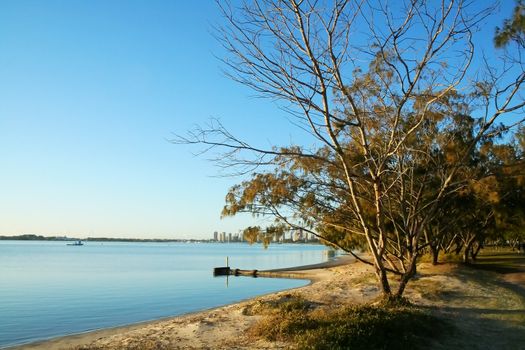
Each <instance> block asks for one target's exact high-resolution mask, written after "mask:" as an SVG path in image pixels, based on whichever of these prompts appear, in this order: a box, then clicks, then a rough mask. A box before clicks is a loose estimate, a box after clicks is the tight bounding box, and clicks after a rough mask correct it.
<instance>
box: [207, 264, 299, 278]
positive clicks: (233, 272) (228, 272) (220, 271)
mask: <svg viewBox="0 0 525 350" xmlns="http://www.w3.org/2000/svg"><path fill="white" fill-rule="evenodd" d="M213 276H214V277H218V276H226V277H228V276H245V277H254V278H257V277H271V278H298V279H308V276H307V275H305V274H304V273H301V272H295V271H286V270H281V271H272V270H269V271H259V270H241V269H231V268H229V267H228V266H223V267H216V268H214V269H213Z"/></svg>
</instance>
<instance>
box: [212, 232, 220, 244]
mask: <svg viewBox="0 0 525 350" xmlns="http://www.w3.org/2000/svg"><path fill="white" fill-rule="evenodd" d="M213 240H214V241H215V242H217V241H218V240H219V232H217V231H215V232H213Z"/></svg>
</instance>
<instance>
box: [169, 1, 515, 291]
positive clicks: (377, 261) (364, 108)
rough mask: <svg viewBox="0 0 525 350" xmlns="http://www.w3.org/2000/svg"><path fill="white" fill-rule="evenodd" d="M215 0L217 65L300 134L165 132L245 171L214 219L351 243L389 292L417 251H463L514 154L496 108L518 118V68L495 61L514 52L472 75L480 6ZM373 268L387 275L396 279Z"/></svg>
mask: <svg viewBox="0 0 525 350" xmlns="http://www.w3.org/2000/svg"><path fill="white" fill-rule="evenodd" d="M218 4H219V7H220V8H221V10H222V12H223V14H224V18H225V20H226V22H227V24H226V25H225V26H224V27H222V28H219V29H218V37H219V40H220V41H221V43H222V44H223V46H224V48H225V49H226V51H227V53H228V54H227V55H226V57H225V58H224V59H223V62H224V64H225V65H226V66H227V67H228V74H229V76H230V77H231V78H232V79H234V80H236V81H238V82H240V83H242V84H244V85H246V86H248V87H250V88H252V89H254V90H255V91H257V92H258V93H259V94H261V95H262V96H265V97H269V98H272V99H278V100H280V101H282V102H284V103H286V106H287V107H286V108H287V110H288V111H289V112H290V113H292V115H293V116H294V117H295V121H294V123H295V124H294V125H296V126H298V127H299V128H301V129H303V130H307V131H308V132H309V135H310V137H311V140H312V143H313V145H314V146H310V147H306V146H304V145H287V146H281V147H277V146H275V147H274V148H272V149H268V150H266V149H261V148H257V147H255V146H252V145H250V144H249V143H248V142H246V141H243V140H240V139H239V138H237V137H235V136H234V135H232V134H231V133H230V132H228V130H227V129H226V128H224V127H223V126H222V125H221V124H220V123H215V124H212V125H210V127H209V128H197V129H196V130H194V131H192V132H190V134H189V135H188V136H186V137H180V138H179V139H178V140H176V142H182V143H191V144H201V145H205V146H207V147H208V149H209V148H215V147H221V148H222V149H224V150H225V153H224V154H223V155H222V156H221V157H220V159H219V161H220V162H221V164H222V165H223V166H227V167H236V168H237V169H240V170H239V172H240V173H241V174H251V175H250V176H249V178H248V179H247V180H245V181H243V182H242V183H240V184H238V185H236V186H234V187H232V188H231V190H230V191H229V193H228V194H227V196H226V205H225V207H224V210H223V216H231V215H236V214H238V213H242V212H248V213H251V214H253V215H257V216H266V217H272V218H274V220H275V221H274V225H270V226H268V227H266V228H260V227H251V228H249V229H248V230H247V231H246V236H247V237H249V238H250V239H252V240H255V239H257V237H262V238H263V240H264V241H265V242H269V241H270V240H271V239H270V237H272V236H276V235H280V234H282V232H283V230H284V227H292V228H301V229H303V230H307V231H309V232H311V233H312V234H315V235H317V236H318V237H320V238H321V239H322V240H324V241H325V242H327V243H329V244H332V245H335V246H337V247H340V248H342V249H344V250H346V251H349V252H352V253H353V250H354V249H356V248H364V249H366V251H367V252H368V253H369V258H364V257H361V256H360V257H358V258H359V259H361V260H362V261H365V262H367V263H369V264H372V265H374V267H375V271H376V275H377V278H378V283H379V285H380V287H381V290H382V292H383V295H384V296H385V298H387V299H389V298H399V297H401V296H402V294H403V292H404V289H405V287H406V284H407V283H408V281H409V280H410V279H411V278H412V277H413V276H414V274H415V272H416V263H417V260H418V258H419V257H420V256H421V255H422V254H423V253H424V252H425V251H427V250H428V249H429V248H432V249H436V250H438V251H439V250H440V249H445V246H447V248H448V249H450V246H451V244H450V242H457V244H456V246H458V245H461V247H462V248H461V249H467V251H468V252H472V250H473V248H472V244H474V243H473V242H482V240H481V239H479V236H478V235H479V234H480V233H479V232H481V231H483V232H484V233H483V235H485V234H489V232H490V230H492V229H493V228H494V227H495V226H494V225H496V224H497V223H498V222H500V221H502V217H503V216H502V215H507V214H508V211H507V210H505V206H506V205H507V206H508V204H507V202H506V199H507V198H510V197H507V194H506V192H505V193H504V190H505V189H508V188H511V192H512V188H513V187H512V186H513V184H511V182H509V181H510V180H509V181H507V180H503V178H505V179H507V177H501V176H500V175H501V174H500V172H502V171H503V170H502V168H501V167H503V164H505V166H508V167H509V169H510V168H512V166H513V165H511V164H510V162H511V161H514V160H515V159H513V158H512V156H511V155H510V153H511V152H510V150H509V148H508V147H510V146H508V145H502V146H501V147H500V146H499V144H498V143H497V142H498V141H497V137H500V136H501V135H503V134H504V133H505V132H507V131H508V130H509V129H510V128H511V127H510V126H509V124H507V126H505V125H502V124H499V123H498V122H499V120H500V119H501V117H502V116H503V115H509V118H511V119H512V122H511V124H519V123H521V122H522V121H523V119H524V115H523V107H524V106H525V100H524V98H523V97H524V96H523V93H522V91H521V90H522V87H523V84H524V82H525V72H523V70H520V69H518V70H517V73H516V69H509V68H508V67H509V65H510V66H511V67H515V66H516V65H519V63H517V62H516V60H510V59H508V56H504V55H503V56H502V58H501V60H502V62H503V61H504V60H507V59H508V60H507V61H508V62H507V64H502V65H501V66H500V67H489V66H487V67H485V73H484V74H480V72H479V70H477V71H475V72H471V64H472V62H473V60H474V58H475V57H476V50H475V46H474V39H473V37H474V34H475V31H476V28H477V26H478V25H479V24H480V22H481V21H483V19H484V18H485V17H486V16H487V15H488V14H489V13H490V12H491V11H492V10H493V8H492V7H487V8H483V9H479V6H478V7H476V6H473V5H472V3H465V2H463V1H454V0H449V1H444V2H439V3H437V2H427V1H415V0H414V1H406V2H395V3H392V2H388V1H377V2H373V3H371V2H366V1H348V0H346V1H345V0H324V1H309V0H303V1H298V0H290V1H283V0H252V1H243V2H241V3H240V4H237V3H236V4H235V5H232V4H229V5H224V3H222V2H218ZM487 64H488V63H487ZM500 140H501V139H500ZM511 148H512V147H511ZM509 152H510V153H509ZM244 154H248V157H246V156H243V155H244ZM250 155H251V156H252V157H251V158H250V157H249V156H250ZM514 158H515V157H514ZM496 165H498V166H500V167H499V168H498V167H497V166H496ZM501 213H505V214H501ZM452 215H453V216H454V217H453V218H452V217H451V216H452ZM456 219H457V220H456ZM474 220H482V222H483V223H482V225H481V228H482V230H476V231H473V230H472V229H473V228H475V227H480V225H475V226H473V225H472V221H474ZM504 221H505V222H508V220H504ZM467 231H468V232H470V235H469V234H465V235H463V233H465V232H467ZM471 231H473V232H471ZM449 232H462V234H461V235H460V234H456V235H455V236H453V237H452V238H451V237H449V236H448V235H449ZM472 235H475V237H476V238H472ZM476 239H477V240H476ZM447 242H448V243H447ZM479 244H481V243H479ZM478 246H479V245H478ZM388 272H391V273H394V274H396V275H398V276H399V281H400V283H398V284H397V287H396V290H392V287H391V282H390V281H389V279H388V275H387V273H388Z"/></svg>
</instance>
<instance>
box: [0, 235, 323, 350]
mask: <svg viewBox="0 0 525 350" xmlns="http://www.w3.org/2000/svg"><path fill="white" fill-rule="evenodd" d="M331 253H332V252H330V251H329V249H328V248H327V247H325V246H322V245H310V244H308V245H305V244H275V245H270V247H269V248H268V249H263V248H262V247H261V246H260V245H253V246H250V245H248V244H245V243H230V244H227V243H124V242H92V241H89V242H86V243H85V244H84V245H83V246H68V245H67V244H66V242H48V241H0V348H3V347H7V346H11V345H18V344H24V343H29V342H34V341H38V340H44V339H49V338H53V337H57V336H63V335H68V334H75V333H81V332H87V331H91V330H95V329H101V328H107V327H115V326H120V325H126V324H132V323H137V322H142V321H148V320H153V319H158V318H163V317H169V316H176V315H181V314H184V313H188V312H194V311H199V310H203V309H208V308H212V307H217V306H220V305H225V304H230V303H233V302H236V301H240V300H243V299H246V298H250V297H254V296H256V295H261V294H266V293H271V292H275V291H278V290H283V289H288V288H295V287H300V286H303V285H306V284H308V281H306V280H292V279H279V278H249V277H229V278H226V277H213V274H212V270H213V268H214V267H218V266H225V263H226V257H229V263H230V266H231V267H232V268H241V269H257V270H265V269H274V268H284V267H292V266H299V265H308V264H315V263H320V262H323V261H327V260H329V259H330V258H331V257H332V256H333V254H331Z"/></svg>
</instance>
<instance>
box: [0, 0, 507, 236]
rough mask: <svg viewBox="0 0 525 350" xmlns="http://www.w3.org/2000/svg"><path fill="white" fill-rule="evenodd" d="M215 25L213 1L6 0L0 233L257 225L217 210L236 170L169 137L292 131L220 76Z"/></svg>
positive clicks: (0, 24)
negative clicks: (213, 124) (226, 171)
mask: <svg viewBox="0 0 525 350" xmlns="http://www.w3.org/2000/svg"><path fill="white" fill-rule="evenodd" d="M512 5H513V2H511V1H509V2H508V3H506V6H507V7H508V8H506V9H505V11H502V12H504V13H505V15H507V14H510V10H511V8H512ZM504 7H505V6H504ZM220 22H221V17H220V15H219V11H218V9H217V7H216V5H215V3H214V2H213V1H208V0H206V1H175V0H174V1H160V0H153V1H146V0H142V1H139V0H126V1H124V0H111V1H107V0H91V1H80V0H71V1H66V0H61V1H57V0H46V1H40V0H34V1H30V0H3V1H1V2H0V162H1V163H0V164H2V166H1V168H0V169H1V171H0V235H18V234H25V233H37V234H43V235H46V236H51V235H67V236H74V237H87V236H91V237H95V236H96V237H100V236H104V237H131V238H138V237H142V238H210V237H212V234H213V231H226V232H236V231H237V230H238V229H240V228H243V227H245V226H246V225H252V224H256V221H254V219H252V218H251V217H248V216H245V217H240V218H227V219H223V220H221V219H220V211H221V209H222V207H223V205H224V196H225V194H226V193H227V190H228V188H229V187H230V186H232V185H233V184H235V183H237V182H239V181H240V179H239V178H231V177H217V175H218V174H219V170H218V169H217V168H216V167H214V165H213V164H212V163H211V162H209V161H207V160H206V157H205V156H204V157H202V156H201V157H199V156H195V155H194V153H195V152H197V151H198V150H199V148H198V147H190V146H183V145H174V144H172V143H170V142H169V140H170V139H172V138H173V135H174V134H184V133H185V132H186V131H187V130H190V129H191V128H192V127H194V125H195V124H204V123H206V121H208V120H209V119H210V118H219V119H220V120H221V121H222V123H223V124H224V125H225V126H226V127H228V128H229V129H230V130H231V131H232V133H233V134H235V135H239V136H241V137H244V138H245V139H248V140H252V141H253V142H255V143H257V144H259V145H271V144H275V143H277V144H279V143H281V144H282V143H286V142H287V141H289V140H291V139H293V138H294V137H297V136H296V135H292V131H290V130H291V129H290V126H289V124H288V123H287V122H286V118H287V115H286V114H285V112H283V111H282V110H280V109H279V108H278V106H277V105H276V104H275V103H273V102H271V101H269V100H265V99H260V98H255V97H254V96H253V95H254V93H253V92H252V91H251V90H249V89H248V88H247V87H244V86H242V85H239V84H238V83H235V82H233V81H231V80H229V79H228V78H227V77H225V75H224V74H223V73H222V71H221V67H222V66H221V63H220V61H219V60H218V59H217V58H216V57H215V56H220V55H222V54H223V53H222V51H221V48H220V45H219V44H218V43H217V42H216V40H215V39H214V38H213V36H212V35H211V33H210V31H211V30H212V25H214V24H220ZM490 30H491V31H493V29H490Z"/></svg>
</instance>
